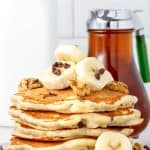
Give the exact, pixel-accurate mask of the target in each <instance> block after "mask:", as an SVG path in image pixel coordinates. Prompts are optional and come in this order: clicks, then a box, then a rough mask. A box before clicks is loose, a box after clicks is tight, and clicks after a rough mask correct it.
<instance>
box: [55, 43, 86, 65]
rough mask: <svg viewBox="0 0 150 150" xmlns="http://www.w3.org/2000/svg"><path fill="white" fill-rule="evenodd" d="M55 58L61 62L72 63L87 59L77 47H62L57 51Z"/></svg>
mask: <svg viewBox="0 0 150 150" xmlns="http://www.w3.org/2000/svg"><path fill="white" fill-rule="evenodd" d="M55 58H56V60H59V61H72V62H74V63H77V62H79V61H80V60H82V59H83V58H85V55H84V53H83V52H82V51H81V50H80V49H79V48H78V47H77V46H75V45H60V46H58V48H57V49H56V50H55Z"/></svg>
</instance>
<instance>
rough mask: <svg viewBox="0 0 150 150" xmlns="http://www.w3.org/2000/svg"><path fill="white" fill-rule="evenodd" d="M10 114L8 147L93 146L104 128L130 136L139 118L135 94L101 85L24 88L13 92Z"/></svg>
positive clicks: (53, 149) (64, 149)
mask: <svg viewBox="0 0 150 150" xmlns="http://www.w3.org/2000/svg"><path fill="white" fill-rule="evenodd" d="M11 101H12V104H13V105H12V106H11V107H10V115H11V116H12V119H13V120H15V122H16V125H17V127H16V129H15V131H14V133H13V136H12V139H11V141H10V145H9V149H11V150H22V149H23V150H36V149H38V150H42V149H44V150H94V146H95V142H96V139H97V137H98V136H99V135H100V134H102V133H103V132H105V131H117V132H121V133H123V134H125V135H126V136H131V135H132V134H133V132H134V129H133V126H136V125H139V124H141V123H142V122H143V119H142V118H141V114H140V112H139V111H138V110H136V109H134V105H135V103H136V102H137V98H136V97H135V96H132V95H129V94H127V93H123V92H119V91H114V90H110V89H105V88H104V89H103V90H101V91H97V92H91V93H90V94H89V95H88V96H77V95H76V93H75V92H74V91H73V90H72V89H71V88H68V89H64V90H49V89H46V88H44V87H40V88H36V89H28V90H25V91H21V92H18V93H17V94H15V95H13V97H12V99H11Z"/></svg>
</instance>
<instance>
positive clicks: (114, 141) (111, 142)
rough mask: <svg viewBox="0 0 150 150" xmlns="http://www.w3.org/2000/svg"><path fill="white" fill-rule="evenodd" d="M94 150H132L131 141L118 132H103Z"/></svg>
mask: <svg viewBox="0 0 150 150" xmlns="http://www.w3.org/2000/svg"><path fill="white" fill-rule="evenodd" d="M95 150H133V148H132V144H131V141H130V140H129V139H128V137H126V136H125V135H123V134H121V133H118V132H104V133H103V134H101V135H100V136H99V138H98V139H97V141H96V144H95Z"/></svg>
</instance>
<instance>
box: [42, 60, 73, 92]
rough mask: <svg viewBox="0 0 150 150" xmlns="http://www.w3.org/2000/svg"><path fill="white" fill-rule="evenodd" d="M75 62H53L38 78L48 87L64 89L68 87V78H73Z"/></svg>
mask: <svg viewBox="0 0 150 150" xmlns="http://www.w3.org/2000/svg"><path fill="white" fill-rule="evenodd" d="M75 79H76V73H75V64H74V63H73V62H66V61H59V62H55V63H54V64H53V65H52V66H51V67H50V68H49V69H48V70H46V71H45V72H44V73H43V75H42V76H41V78H40V80H41V82H42V83H43V85H44V86H45V87H46V88H48V89H64V88H67V87H69V82H68V81H69V80H75Z"/></svg>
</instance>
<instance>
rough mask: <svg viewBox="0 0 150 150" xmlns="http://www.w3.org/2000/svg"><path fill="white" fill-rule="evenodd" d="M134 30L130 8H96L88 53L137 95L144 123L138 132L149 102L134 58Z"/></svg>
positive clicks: (147, 116) (149, 112)
mask: <svg viewBox="0 0 150 150" xmlns="http://www.w3.org/2000/svg"><path fill="white" fill-rule="evenodd" d="M133 31H134V30H133V24H132V20H131V18H130V12H129V11H127V10H123V11H121V10H96V11H95V12H94V11H93V12H92V17H91V19H90V20H89V21H88V33H89V56H96V57H98V58H99V59H100V60H101V61H103V63H104V65H105V67H106V68H107V69H108V70H109V71H110V72H111V73H112V75H113V77H114V79H115V80H116V81H122V82H124V83H126V84H127V85H128V87H129V91H130V94H132V95H136V96H137V97H138V103H137V104H136V108H137V109H139V110H140V111H141V113H142V117H143V118H144V123H143V124H141V125H139V126H136V127H135V128H134V129H135V132H134V135H138V134H139V133H140V132H141V131H142V130H143V129H145V128H146V126H147V125H148V122H149V119H150V104H149V100H148V96H147V94H146V91H145V89H144V86H143V83H142V80H141V78H140V76H139V73H138V71H137V68H136V65H135V62H134V60H133V52H132V50H133Z"/></svg>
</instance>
